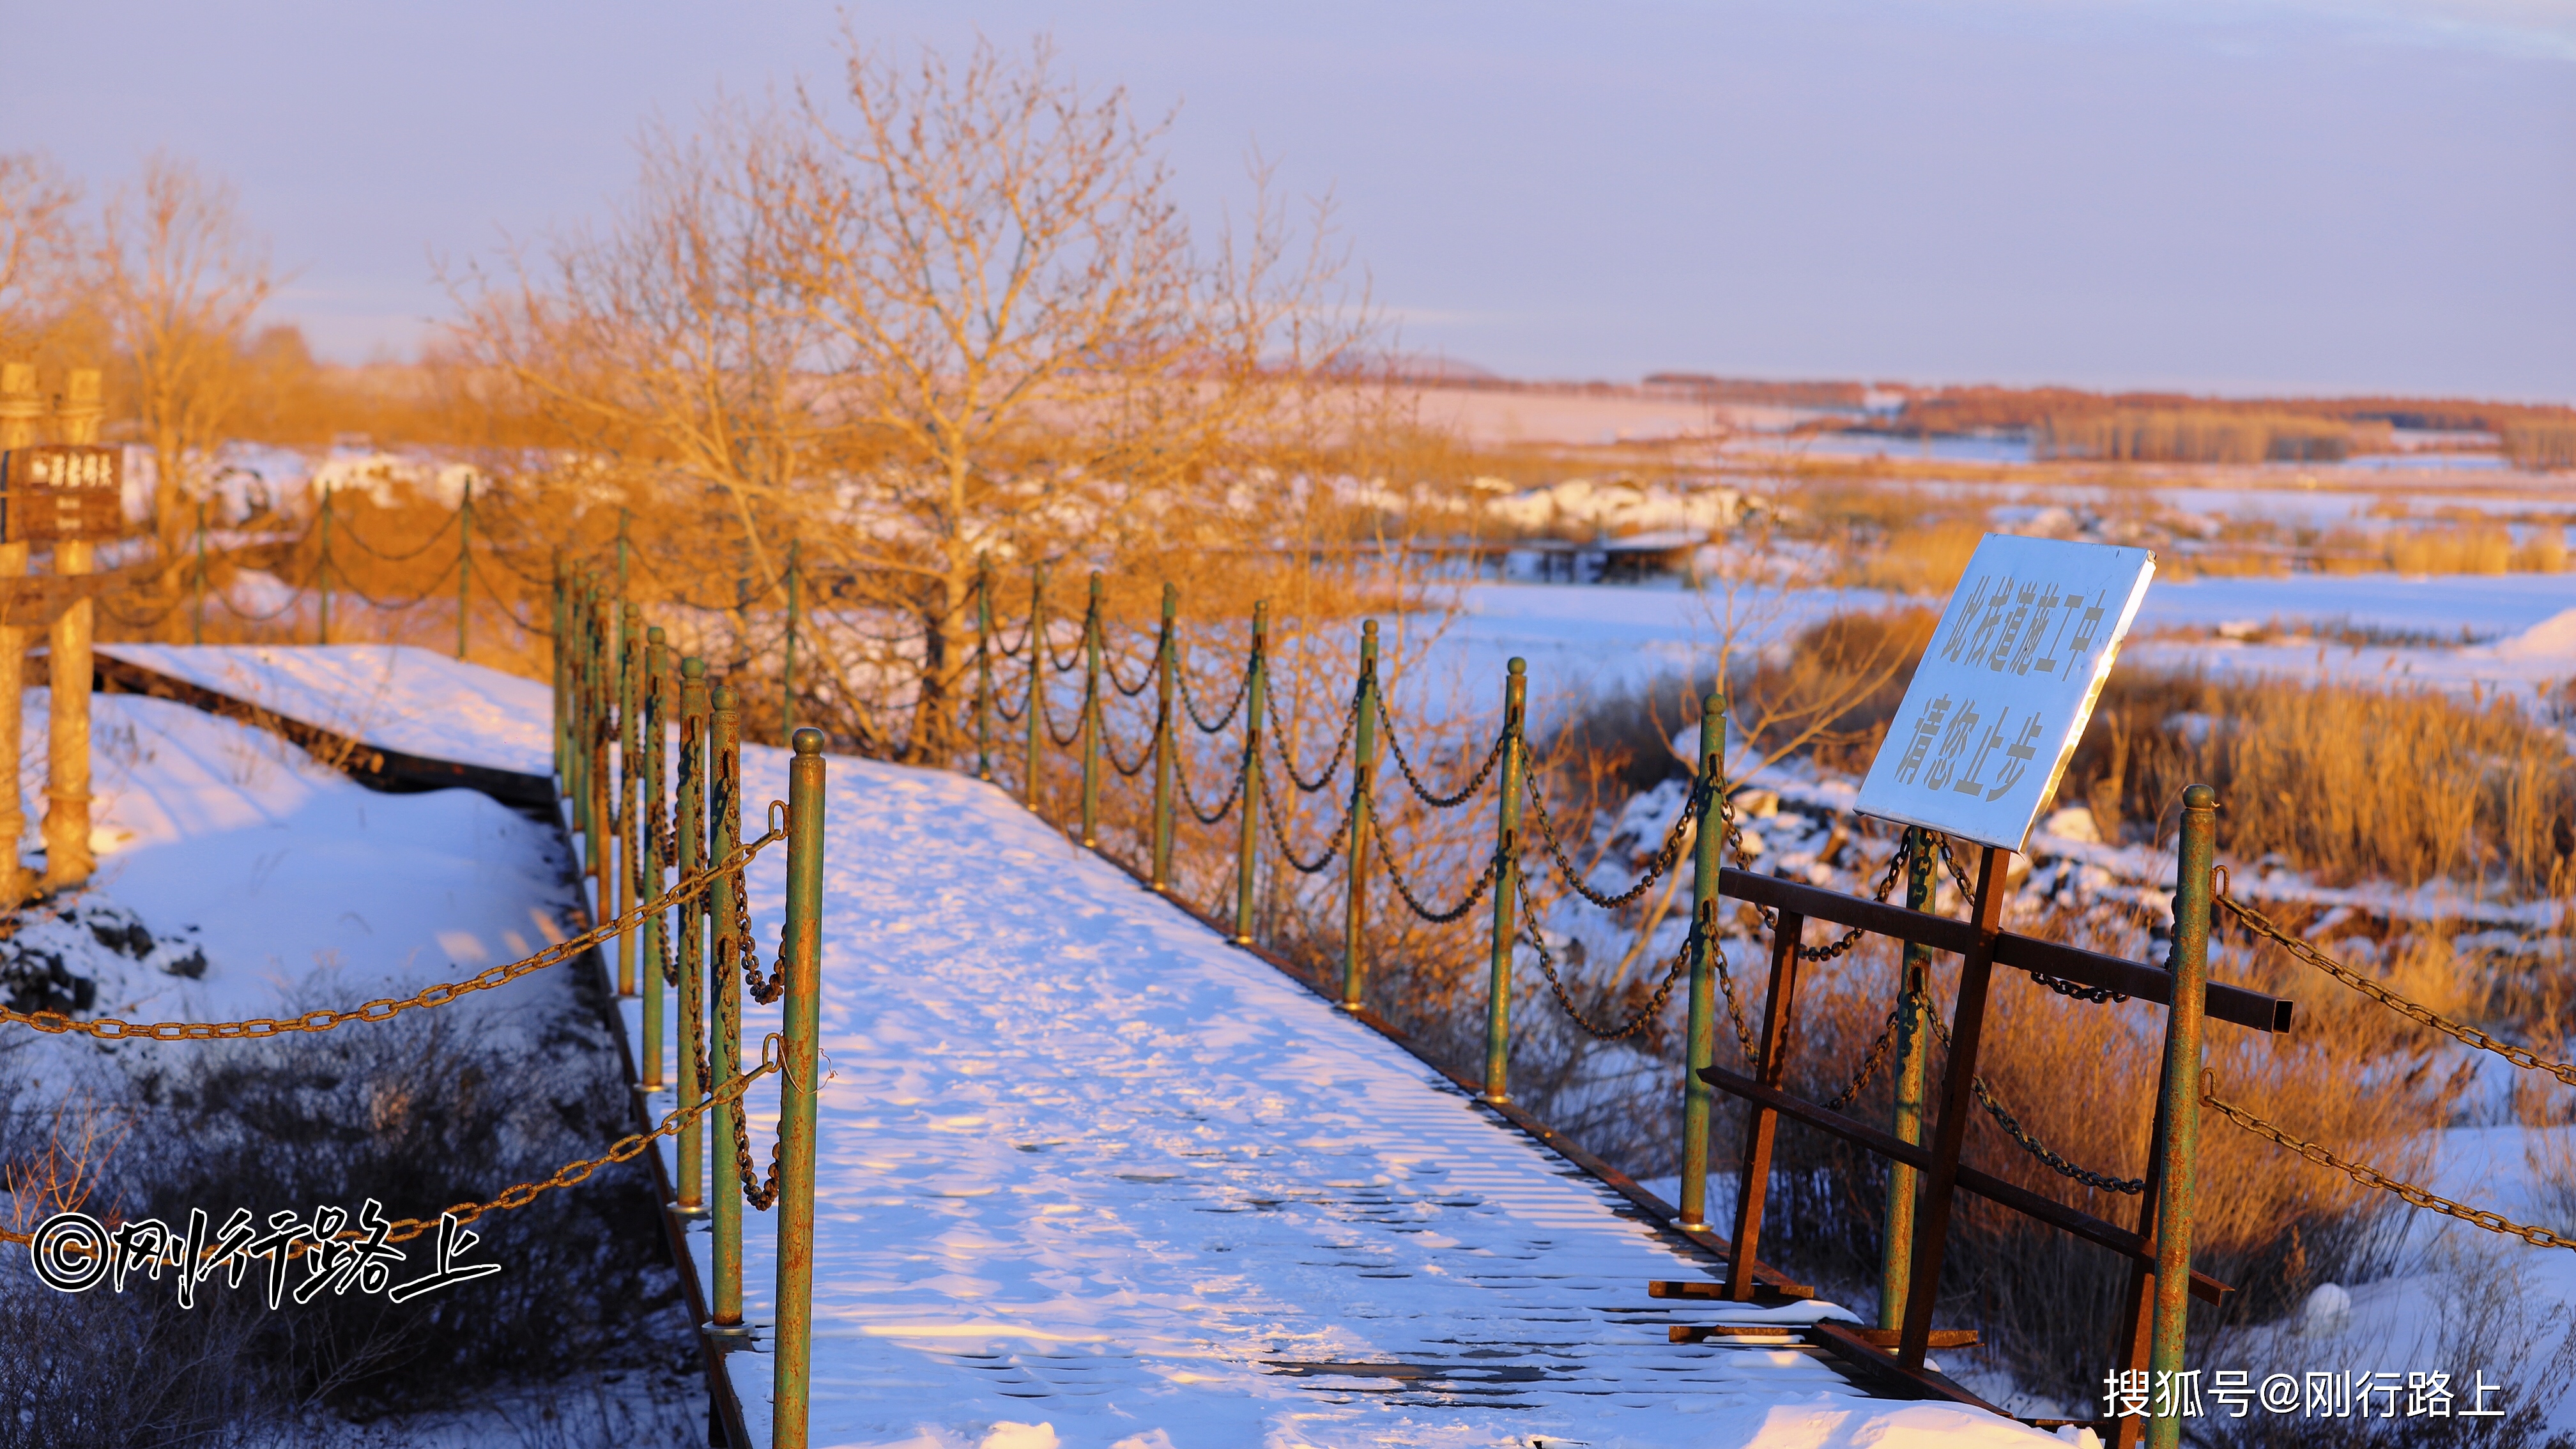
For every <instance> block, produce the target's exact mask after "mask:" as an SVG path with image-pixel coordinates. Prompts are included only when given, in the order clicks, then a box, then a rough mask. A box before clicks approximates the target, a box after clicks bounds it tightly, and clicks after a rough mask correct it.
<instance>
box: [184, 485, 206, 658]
mask: <svg viewBox="0 0 2576 1449" xmlns="http://www.w3.org/2000/svg"><path fill="white" fill-rule="evenodd" d="M195 604H196V607H195V613H194V614H193V615H192V616H191V617H190V619H189V621H188V642H189V643H191V644H203V643H205V642H206V500H204V499H202V498H200V499H198V500H197V589H196V600H195Z"/></svg>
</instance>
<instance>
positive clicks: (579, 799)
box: [563, 569, 590, 871]
mask: <svg viewBox="0 0 2576 1449" xmlns="http://www.w3.org/2000/svg"><path fill="white" fill-rule="evenodd" d="M563 644H564V648H565V649H566V650H568V651H569V653H568V654H567V655H566V657H565V660H564V682H565V683H566V684H567V685H569V686H570V687H571V691H572V698H571V700H570V702H569V703H567V704H566V706H565V708H566V710H567V711H568V712H569V716H568V718H567V719H566V721H565V723H566V724H567V725H568V726H569V727H570V731H571V738H570V740H569V741H568V742H567V746H566V755H567V757H568V758H569V759H570V760H571V762H572V828H573V833H574V834H576V835H579V836H581V837H582V852H583V854H582V863H583V869H584V870H585V871H586V870H587V869H588V868H589V861H590V855H589V850H590V842H589V831H590V571H589V570H588V569H575V570H574V571H573V578H572V587H571V588H570V589H569V590H568V591H567V592H566V594H565V598H564V638H563Z"/></svg>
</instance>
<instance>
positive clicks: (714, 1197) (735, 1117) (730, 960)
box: [706, 686, 745, 1333]
mask: <svg viewBox="0 0 2576 1449" xmlns="http://www.w3.org/2000/svg"><path fill="white" fill-rule="evenodd" d="M707 704H708V710H709V723H710V725H711V726H712V728H711V734H712V736H713V737H712V738H711V739H710V740H709V742H708V744H709V759H708V764H709V765H710V767H711V768H710V769H709V770H708V787H709V788H708V793H707V856H706V858H707V862H708V863H709V864H710V865H712V864H714V863H715V862H717V861H720V860H722V859H724V858H725V857H726V856H729V855H731V854H733V852H734V850H735V848H736V847H738V846H740V845H741V844H742V701H741V699H740V697H738V696H737V695H736V694H735V693H734V692H733V691H732V690H731V689H729V688H725V687H723V686H718V687H717V688H716V689H715V690H714V691H713V692H711V693H710V694H709V695H708V697H707ZM744 905H745V902H744V901H743V900H742V898H741V892H740V890H739V889H738V888H737V887H736V885H735V882H734V878H733V877H732V876H730V875H724V876H719V877H717V878H716V882H715V886H714V888H713V889H712V890H710V891H708V892H707V918H708V921H709V923H710V925H711V926H712V927H713V929H714V934H715V941H716V947H715V949H714V950H713V951H711V952H709V953H708V956H707V968H708V970H709V971H710V972H712V973H713V974H712V975H711V976H710V978H709V980H708V983H707V987H708V992H709V995H710V998H711V1000H712V1001H713V1002H714V1004H715V1033H714V1034H715V1043H714V1045H713V1047H712V1048H711V1049H710V1051H709V1053H708V1057H709V1067H710V1070H709V1071H708V1074H707V1075H708V1077H709V1078H710V1080H709V1081H708V1082H707V1090H709V1091H713V1090H715V1089H716V1088H718V1087H720V1086H723V1085H724V1084H725V1083H727V1082H730V1081H732V1080H733V1079H734V1078H735V1077H738V1076H740V1075H741V1074H742V968H743V965H744V964H745V963H744V962H743V960H742V956H741V954H740V953H741V951H742V942H741V939H740V937H739V936H738V935H737V934H736V932H735V923H736V922H737V921H738V920H739V919H740V918H741V917H740V913H741V911H742V910H743V908H744ZM707 1115H708V1122H707V1135H708V1137H709V1139H710V1140H709V1142H708V1146H709V1147H710V1148H711V1149H712V1150H713V1152H714V1154H715V1160H716V1162H717V1164H718V1165H717V1166H716V1167H715V1169H714V1171H713V1173H712V1177H713V1179H714V1180H713V1181H711V1182H709V1183H708V1184H707V1191H708V1195H709V1198H710V1199H711V1205H712V1206H713V1208H714V1209H715V1212H714V1218H715V1221H714V1224H713V1226H714V1229H715V1233H714V1237H715V1250H714V1254H713V1256H714V1260H715V1289H714V1292H713V1294H712V1295H711V1297H712V1301H711V1302H710V1304H709V1305H708V1306H709V1310H710V1312H711V1313H712V1315H713V1317H714V1319H715V1325H714V1331H715V1332H718V1333H725V1332H727V1331H728V1330H732V1331H734V1332H741V1331H743V1327H742V1186H741V1184H740V1183H739V1182H737V1181H736V1178H737V1176H738V1174H737V1172H736V1162H735V1157H734V1134H735V1131H736V1129H737V1128H738V1126H739V1125H740V1119H741V1115H742V1103H741V1101H740V1099H736V1100H734V1101H730V1102H718V1103H717V1104H716V1106H715V1110H714V1111H712V1112H710V1113H708V1114H707Z"/></svg>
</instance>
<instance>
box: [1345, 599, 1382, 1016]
mask: <svg viewBox="0 0 2576 1449" xmlns="http://www.w3.org/2000/svg"><path fill="white" fill-rule="evenodd" d="M1353 707H1354V708H1356V709H1357V710H1358V711H1359V719H1358V721H1357V722H1356V723H1355V724H1354V725H1353V726H1352V729H1351V838H1350V841H1349V843H1348V844H1347V845H1346V846H1344V847H1343V848H1344V851H1345V852H1346V853H1347V854H1348V856H1349V862H1348V864H1349V869H1348V870H1347V871H1346V872H1345V874H1344V888H1343V892H1342V894H1343V907H1342V1010H1344V1011H1357V1010H1359V1009H1360V997H1361V993H1362V991H1363V989H1364V988H1365V987H1366V985H1367V971H1368V962H1367V958H1366V953H1365V951H1364V950H1363V948H1362V946H1361V937H1362V936H1363V935H1364V934H1365V932H1366V931H1367V929H1368V842H1369V813H1370V811H1371V810H1373V809H1374V808H1375V806H1376V801H1375V800H1374V799H1373V798H1372V793H1373V791H1374V790H1375V788H1376V784H1377V620H1375V619H1368V620H1364V621H1362V622H1361V624H1360V684H1359V690H1358V698H1357V700H1356V702H1355V704H1354V706H1353Z"/></svg>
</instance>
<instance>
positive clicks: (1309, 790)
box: [1262, 689, 1360, 795]
mask: <svg viewBox="0 0 2576 1449" xmlns="http://www.w3.org/2000/svg"><path fill="white" fill-rule="evenodd" d="M1262 706H1263V708H1265V709H1266V710H1268V711H1269V714H1270V748H1271V749H1272V750H1273V751H1275V752H1277V754H1278V756H1279V763H1280V765H1281V766H1283V767H1284V768H1286V770H1287V771H1288V778H1289V780H1290V781H1291V782H1292V783H1294V784H1295V785H1296V787H1297V793H1298V794H1300V795H1313V794H1316V793H1318V792H1320V791H1322V790H1323V789H1324V787H1325V786H1327V785H1330V784H1332V783H1333V778H1334V777H1335V776H1337V775H1339V774H1341V773H1342V756H1343V755H1344V754H1346V753H1348V752H1349V750H1350V747H1351V734H1352V732H1353V731H1354V730H1355V729H1356V728H1357V727H1358V725H1359V721H1360V691H1359V690H1357V689H1354V690H1352V691H1351V702H1350V705H1349V706H1348V707H1347V708H1345V709H1344V710H1343V711H1342V733H1341V737H1340V738H1338V739H1336V740H1334V741H1333V758H1332V760H1331V762H1330V763H1328V764H1326V765H1325V766H1324V773H1322V774H1320V775H1317V776H1316V777H1315V778H1314V780H1313V781H1312V782H1311V783H1310V782H1308V780H1307V779H1306V777H1305V776H1303V775H1301V774H1299V773H1297V762H1296V761H1295V760H1294V759H1292V758H1290V757H1289V754H1288V726H1287V724H1286V723H1285V722H1284V721H1282V720H1281V719H1280V718H1279V701H1277V700H1275V699H1270V698H1266V697H1265V698H1264V699H1263V700H1262Z"/></svg>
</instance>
